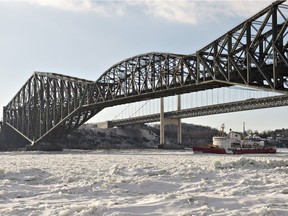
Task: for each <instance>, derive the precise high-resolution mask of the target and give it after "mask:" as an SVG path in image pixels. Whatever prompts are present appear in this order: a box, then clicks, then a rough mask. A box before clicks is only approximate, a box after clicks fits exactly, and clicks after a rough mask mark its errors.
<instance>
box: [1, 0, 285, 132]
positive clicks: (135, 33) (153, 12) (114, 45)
mask: <svg viewBox="0 0 288 216" xmlns="http://www.w3.org/2000/svg"><path fill="white" fill-rule="evenodd" d="M271 2H272V1H213V0H210V1H190V0H179V1H177V0H176V1H175V0H173V1H165V0H154V1H149V0H141V1H136V0H135V1H133V0H132V1H131V0H130V1H97V0H66V1H65V0H15V1H13V0H9V1H8V0H0V59H1V60H0V105H1V106H5V105H6V104H7V103H8V102H9V101H10V100H11V98H12V97H13V96H14V95H15V94H16V92H17V91H18V90H19V89H20V88H21V87H22V85H23V84H24V83H25V82H26V81H27V80H28V78H29V77H30V76H31V75H32V73H33V71H46V72H55V73H61V74H65V75H70V76H76V77H79V78H84V79H89V80H96V79H97V78H98V77H99V76H100V75H101V74H102V73H103V72H104V71H105V70H106V69H108V68H109V67H110V66H112V65H113V64H115V63H117V62H119V61H121V60H123V59H125V58H128V57H131V56H134V55H138V54H141V53H146V52H153V51H157V52H171V53H181V54H192V53H194V52H195V51H196V50H197V49H200V48H202V47H203V46H205V45H206V44H208V43H209V42H211V41H212V40H214V39H216V38H217V37H219V36H221V35H222V34H224V33H225V32H227V31H228V30H230V29H231V28H232V27H234V26H236V25H237V24H239V23H240V22H242V21H244V20H245V19H247V18H249V16H250V15H253V14H254V13H256V12H257V11H259V10H261V9H263V8H264V7H265V6H267V5H269V3H271ZM287 111H288V109H287V107H285V108H275V109H267V110H263V111H260V110H257V111H249V112H242V113H232V114H224V115H217V116H208V117H202V118H194V119H189V120H185V121H189V122H191V123H195V124H202V125H208V126H212V127H219V126H220V125H221V124H222V123H225V124H226V125H227V127H232V128H233V129H237V130H241V128H242V122H243V121H245V122H247V127H248V128H251V129H253V130H256V129H257V130H268V129H275V128H283V127H284V128H287V127H288V123H287V121H285V118H283V116H286V115H287ZM109 112H110V111H109ZM109 112H108V111H104V112H102V113H101V114H99V115H98V116H96V118H95V119H96V120H97V119H98V120H103V119H105V118H106V117H107V116H108V114H109ZM0 116H2V109H1V111H0Z"/></svg>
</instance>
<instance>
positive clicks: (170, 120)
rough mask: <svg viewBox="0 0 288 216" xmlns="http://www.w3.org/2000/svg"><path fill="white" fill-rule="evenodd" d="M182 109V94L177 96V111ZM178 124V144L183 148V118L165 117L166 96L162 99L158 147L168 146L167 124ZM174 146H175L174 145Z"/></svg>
mask: <svg viewBox="0 0 288 216" xmlns="http://www.w3.org/2000/svg"><path fill="white" fill-rule="evenodd" d="M180 110H181V95H178V97H177V111H180ZM171 124H173V125H176V126H177V144H178V147H179V148H182V127H181V118H167V117H165V111H164V98H163V97H161V99H160V144H159V146H158V148H166V147H167V146H166V145H165V125H171ZM173 148H175V147H174V146H173Z"/></svg>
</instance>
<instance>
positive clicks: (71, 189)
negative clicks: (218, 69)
mask: <svg viewBox="0 0 288 216" xmlns="http://www.w3.org/2000/svg"><path fill="white" fill-rule="evenodd" d="M0 164H1V166H0V215H31V216H32V215H53V216H54V215H62V216H64V215H65V216H66V215H67V216H70V215H101V216H102V215H110V216H116V215H117V216H120V215H121V216H124V215H165V216H168V215H171V216H172V215H173V216H174V215H183V216H184V215H185V216H188V215H189V216H190V215H207V216H208V215H217V216H219V215H223V216H224V215H225V216H226V215H237V216H238V215H253V216H255V215H262V216H264V215H265V216H268V215H275V216H276V215H277V216H279V215H283V216H284V215H285V216H286V215H288V150H287V149H282V150H279V151H278V153H277V154H272V155H211V154H193V152H192V151H191V150H185V151H184V150H183V151H179V150H178V151H176V150H175V151H174V150H173V151H172V150H110V151H64V152H59V153H46V152H1V156H0Z"/></svg>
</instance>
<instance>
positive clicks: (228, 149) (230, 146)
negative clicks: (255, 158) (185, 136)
mask: <svg viewBox="0 0 288 216" xmlns="http://www.w3.org/2000/svg"><path fill="white" fill-rule="evenodd" d="M221 128H222V132H223V131H224V125H222V126H221ZM192 149H193V151H194V152H195V153H199V152H200V153H214V154H270V153H276V147H265V146H264V141H253V140H249V139H244V140H242V139H241V135H240V134H239V133H236V132H233V131H230V132H229V135H228V136H217V137H213V144H212V145H209V146H207V147H192Z"/></svg>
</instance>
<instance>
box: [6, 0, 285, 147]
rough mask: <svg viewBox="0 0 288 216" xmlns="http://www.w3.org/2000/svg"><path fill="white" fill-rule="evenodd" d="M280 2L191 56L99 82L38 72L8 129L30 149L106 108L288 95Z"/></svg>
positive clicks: (117, 70)
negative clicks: (220, 91) (235, 91)
mask: <svg viewBox="0 0 288 216" xmlns="http://www.w3.org/2000/svg"><path fill="white" fill-rule="evenodd" d="M284 2H285V1H282V0H279V1H276V2H274V3H272V4H271V5H270V6H268V7H266V8H264V9H263V10H261V11H260V12H259V13H257V14H255V15H254V16H252V17H251V18H249V19H247V20H246V21H244V22H243V23H241V24H239V25H238V26H236V27H235V28H233V29H231V30H230V31H228V32H227V33H226V34H224V35H222V36H221V37H219V38H217V39H216V40H214V41H213V42H211V43H210V44H208V45H207V46H205V47H203V48H202V49H200V50H198V51H197V52H196V53H195V54H191V55H178V54H171V53H147V54H143V55H138V56H134V57H132V58H128V59H126V60H123V61H121V62H119V63H117V64H115V65H113V66H112V67H111V68H109V69H108V70H107V71H106V72H104V73H103V74H102V75H101V76H100V78H99V79H98V80H96V81H89V80H84V79H79V78H75V77H69V76H64V75H59V74H54V73H40V72H35V73H34V74H33V75H32V76H31V77H30V78H29V80H28V81H27V82H26V83H25V84H24V85H23V87H22V88H21V89H20V90H19V92H18V93H17V94H16V95H15V97H14V98H13V99H12V100H11V101H10V102H9V103H8V104H7V106H5V107H4V110H3V123H4V124H5V125H8V126H10V127H11V128H13V129H14V130H15V131H17V132H18V133H19V134H20V135H22V136H23V137H25V138H26V139H27V140H28V141H29V142H31V143H38V142H41V141H43V140H46V139H48V140H49V139H52V138H55V137H57V136H61V135H63V134H66V133H69V132H71V131H72V130H74V129H75V128H77V127H79V126H80V125H82V124H83V123H85V122H86V121H87V120H89V119H90V118H91V117H93V116H94V115H96V114H97V113H98V112H100V111H101V110H102V109H104V108H105V107H109V106H114V105H119V104H123V103H131V102H136V101H140V100H146V99H151V98H159V97H164V96H169V95H175V94H182V93H188V92H195V91H200V90H206V89H212V88H220V87H224V86H233V85H242V86H247V87H254V88H260V89H263V90H270V91H279V92H282V93H285V94H288V40H287V39H288V29H287V27H288V19H287V18H288V6H287V5H285V4H283V3H284Z"/></svg>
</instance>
